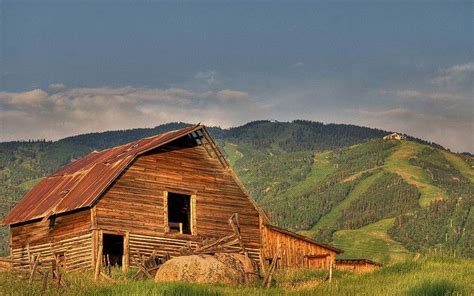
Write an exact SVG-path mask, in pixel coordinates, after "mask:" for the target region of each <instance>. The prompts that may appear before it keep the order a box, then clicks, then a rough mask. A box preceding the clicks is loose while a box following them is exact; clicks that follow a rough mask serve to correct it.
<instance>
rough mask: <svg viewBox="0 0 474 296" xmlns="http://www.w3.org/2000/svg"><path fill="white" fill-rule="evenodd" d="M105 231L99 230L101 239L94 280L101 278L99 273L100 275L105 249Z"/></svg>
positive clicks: (99, 240)
mask: <svg viewBox="0 0 474 296" xmlns="http://www.w3.org/2000/svg"><path fill="white" fill-rule="evenodd" d="M102 244H103V233H102V231H99V239H98V246H97V248H98V251H97V257H96V260H95V273H94V280H95V281H97V280H99V275H100V269H101V265H102V251H103V245H102Z"/></svg>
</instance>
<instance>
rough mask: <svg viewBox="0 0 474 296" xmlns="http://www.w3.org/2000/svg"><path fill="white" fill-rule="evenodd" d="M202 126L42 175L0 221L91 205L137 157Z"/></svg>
mask: <svg viewBox="0 0 474 296" xmlns="http://www.w3.org/2000/svg"><path fill="white" fill-rule="evenodd" d="M203 127H204V126H202V125H199V124H198V125H195V126H192V127H187V128H183V129H179V130H174V131H170V132H167V133H163V134H160V135H157V136H153V137H148V138H143V139H140V140H137V141H135V142H131V143H128V144H124V145H121V146H117V147H113V148H110V149H106V150H103V151H100V152H97V151H94V152H92V153H90V154H89V155H87V156H85V157H83V158H81V159H79V160H77V161H74V162H72V163H70V164H68V165H66V166H64V167H62V168H60V169H59V170H57V171H56V172H55V173H53V174H52V175H51V176H49V177H46V178H44V179H43V180H42V181H41V182H39V183H38V184H37V185H36V186H35V187H33V189H31V191H30V192H28V193H27V194H26V195H25V196H24V197H23V198H22V199H21V201H20V202H19V203H18V204H17V205H16V206H15V207H14V208H13V209H12V210H11V211H10V213H9V214H8V215H7V216H6V217H5V218H4V219H3V221H2V224H4V225H11V224H17V223H21V222H26V221H30V220H35V219H41V218H48V217H49V216H51V215H56V214H60V213H65V212H70V211H73V210H77V209H81V208H85V207H90V206H92V205H93V204H94V202H95V201H96V200H97V199H98V198H99V197H100V195H101V194H102V193H103V192H104V191H105V190H106V189H107V188H108V187H109V185H110V184H111V183H112V182H113V181H114V180H115V179H116V178H117V177H118V176H119V175H120V173H122V172H123V170H125V169H126V168H127V166H128V165H129V164H130V163H131V162H132V161H133V160H134V159H135V158H136V157H137V156H139V155H141V154H143V153H145V152H147V151H150V150H151V149H155V148H157V147H160V146H162V145H164V144H167V143H169V142H171V141H173V140H176V139H178V138H181V137H183V136H185V135H187V134H189V133H192V132H194V131H197V130H199V129H202V128H203Z"/></svg>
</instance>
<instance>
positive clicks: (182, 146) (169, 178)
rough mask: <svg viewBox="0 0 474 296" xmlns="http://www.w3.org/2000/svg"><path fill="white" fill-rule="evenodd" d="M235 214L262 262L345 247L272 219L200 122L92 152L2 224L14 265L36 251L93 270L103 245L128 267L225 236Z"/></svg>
mask: <svg viewBox="0 0 474 296" xmlns="http://www.w3.org/2000/svg"><path fill="white" fill-rule="evenodd" d="M233 213H237V214H238V216H239V222H240V228H241V236H242V242H243V244H244V246H245V249H246V251H247V252H248V255H249V256H250V257H251V258H253V259H255V260H257V261H261V260H265V261H266V260H269V259H270V260H271V258H273V257H274V256H275V253H276V252H277V249H278V250H279V261H278V264H279V265H280V266H281V267H289V268H291V267H298V268H328V266H329V264H330V262H334V260H335V255H336V254H337V253H340V252H341V250H339V249H336V248H333V247H331V246H328V245H324V244H319V243H317V242H315V241H313V240H311V239H309V238H306V237H303V236H301V235H298V234H295V233H292V232H289V231H286V230H282V229H279V228H277V227H274V226H272V225H271V224H270V221H269V219H268V218H267V216H266V215H265V213H264V212H263V211H262V210H260V209H259V208H258V206H257V205H256V204H255V203H254V202H253V200H252V199H251V198H250V197H249V195H248V193H247V192H246V190H245V188H244V187H243V185H242V184H241V183H240V181H239V180H238V178H237V177H236V176H235V174H234V173H233V171H232V169H231V168H230V166H229V164H228V163H227V161H226V159H225V157H224V156H223V154H222V153H221V151H220V150H219V148H218V147H217V146H216V144H215V142H214V140H213V139H212V138H211V137H210V135H209V134H208V132H207V131H206V129H205V127H204V126H202V125H196V126H192V127H188V128H184V129H180V130H176V131H171V132H167V133H164V134H161V135H157V136H153V137H149V138H144V139H141V140H138V141H135V142H132V143H129V144H125V145H121V146H118V147H114V148H110V149H106V150H103V151H100V152H92V153H90V154H89V155H87V156H85V157H84V158H82V159H79V160H77V161H74V162H72V163H70V164H68V165H66V166H65V167H63V168H61V169H59V170H58V171H56V172H55V173H54V174H52V175H51V176H49V177H46V178H44V179H43V180H42V181H41V182H40V183H39V184H37V185H36V186H35V187H34V188H33V189H32V190H31V191H30V192H29V193H28V194H26V195H25V197H24V198H23V199H22V200H21V201H20V202H19V203H18V204H17V206H16V207H15V208H13V209H12V211H11V212H10V213H9V214H8V215H7V216H6V217H5V218H4V219H3V224H5V225H9V226H10V232H11V237H10V257H11V259H12V261H13V262H14V263H13V268H26V267H27V266H26V265H25V264H24V263H22V262H25V261H26V260H28V256H31V254H38V253H41V257H42V258H45V259H48V258H50V259H52V258H53V257H56V258H60V260H61V261H62V264H63V265H64V267H65V269H66V270H79V269H86V268H92V267H93V266H94V264H95V261H96V259H97V258H96V257H97V254H98V253H99V252H98V250H99V248H101V250H102V251H101V252H100V253H103V254H104V255H109V256H110V258H111V261H113V263H116V264H119V265H121V266H122V267H123V268H127V267H128V266H129V265H132V264H134V261H133V260H131V256H133V255H134V254H138V253H139V252H140V253H141V254H150V253H151V252H152V250H154V249H155V250H156V252H157V254H158V256H164V255H165V254H169V255H171V256H177V255H178V254H179V253H178V252H179V249H180V248H181V247H183V246H188V247H189V246H190V247H191V248H193V247H195V246H196V244H197V243H198V242H201V241H203V240H204V239H206V238H216V237H222V236H225V235H229V233H232V230H231V229H230V228H229V225H228V218H229V217H230V216H231V215H232V214H233Z"/></svg>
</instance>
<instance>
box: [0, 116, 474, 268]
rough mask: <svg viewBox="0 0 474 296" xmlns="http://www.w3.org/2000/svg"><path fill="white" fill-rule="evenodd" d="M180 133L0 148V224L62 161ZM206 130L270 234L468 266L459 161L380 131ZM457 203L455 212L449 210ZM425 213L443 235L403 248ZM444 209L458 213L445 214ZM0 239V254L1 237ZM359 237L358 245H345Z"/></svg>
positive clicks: (261, 124) (302, 126)
mask: <svg viewBox="0 0 474 296" xmlns="http://www.w3.org/2000/svg"><path fill="white" fill-rule="evenodd" d="M189 125H190V124H187V123H182V122H179V123H168V124H165V125H161V126H157V127H155V128H143V129H132V130H125V131H109V132H100V133H89V134H83V135H76V136H72V137H67V138H64V139H60V140H58V141H55V142H52V141H29V142H21V141H17V142H3V143H0V185H1V186H0V201H1V203H0V205H1V207H0V215H1V216H3V215H4V214H5V213H6V212H7V211H8V210H9V209H10V208H11V207H12V206H13V205H14V204H15V203H16V202H17V201H18V200H19V198H21V196H22V195H23V194H24V193H26V191H27V190H28V189H29V188H31V187H32V186H34V184H36V182H38V181H39V180H40V179H41V178H42V177H44V176H46V175H49V174H51V173H52V172H53V171H54V170H56V169H57V168H59V167H60V166H62V165H65V164H67V163H68V162H69V161H71V160H74V159H77V158H80V157H82V156H84V155H85V154H87V153H89V152H91V151H93V150H101V149H105V148H108V147H111V146H116V145H120V144H123V143H127V142H131V141H134V140H136V139H139V138H143V137H147V136H151V135H155V134H158V133H162V132H165V131H168V130H172V129H177V128H182V127H185V126H189ZM208 130H209V132H210V133H211V134H212V135H213V136H214V137H215V138H216V141H217V142H218V143H219V144H220V146H221V147H222V148H223V151H224V153H225V154H226V156H227V158H228V159H229V161H230V163H231V165H232V166H233V168H234V169H235V170H236V172H237V174H238V175H239V177H240V178H241V179H242V181H243V183H244V184H245V185H246V186H247V188H248V189H249V190H250V191H251V193H252V196H253V198H254V199H255V200H256V201H257V202H258V203H259V204H260V206H262V207H263V208H264V209H265V210H266V211H267V212H269V213H270V215H271V216H272V218H273V220H274V221H275V222H276V224H278V225H279V226H283V227H286V228H290V229H292V230H295V231H300V232H302V233H304V234H306V235H309V236H312V237H314V238H316V239H319V240H321V241H325V242H333V243H336V245H341V246H343V247H344V248H345V249H346V250H347V252H346V254H349V255H350V256H355V255H357V254H360V255H365V254H366V253H367V250H372V257H370V256H369V258H371V259H375V260H379V261H383V262H385V263H391V262H395V261H396V260H398V259H399V258H407V257H410V256H411V255H412V254H413V253H414V252H426V251H429V250H430V248H443V249H445V250H448V251H456V250H457V251H458V254H462V255H463V256H468V257H470V256H474V255H473V254H471V253H469V252H467V253H466V251H465V250H466V249H468V247H469V246H470V244H472V232H474V231H472V229H471V228H472V224H473V223H472V216H474V215H473V214H472V213H473V212H474V211H470V207H471V206H472V198H470V197H469V195H474V191H473V189H472V176H473V175H474V174H473V171H472V164H471V163H472V158H471V157H470V156H469V155H461V154H454V153H451V152H449V151H448V150H447V149H444V148H443V147H441V146H439V145H437V144H433V143H429V142H426V141H423V140H420V139H416V138H413V137H409V136H408V137H407V140H405V141H385V140H382V138H383V136H385V135H387V134H389V133H390V132H388V131H383V130H378V129H372V128H366V127H358V126H354V125H344V124H323V123H320V122H310V121H304V120H295V121H293V122H272V121H255V122H250V123H247V124H245V125H242V126H239V127H234V128H229V129H221V128H219V127H208ZM367 180H371V182H368V181H367ZM453 180H458V181H453ZM453 182H458V183H453ZM459 184H461V185H459ZM458 187H459V188H458ZM386 188H391V189H390V190H385V189H386ZM386 192H390V194H386ZM460 197H461V198H464V201H463V202H453V200H454V201H456V200H457V199H456V198H460ZM377 198H378V202H375V201H376V200H377ZM432 204H435V205H436V206H437V208H436V209H437V210H440V209H441V210H443V211H444V213H445V215H447V216H449V217H451V218H450V219H451V221H449V219H448V220H446V219H444V220H443V219H441V220H442V221H441V220H440V221H438V222H439V223H441V224H443V225H444V224H447V225H448V226H446V225H444V226H443V227H444V228H443V229H444V232H443V233H442V232H440V231H435V230H433V229H429V227H428V228H426V227H427V226H426V225H422V226H423V227H425V228H426V229H428V231H431V232H432V233H433V237H432V238H430V239H431V240H430V241H428V242H427V241H425V239H424V238H423V237H421V236H416V239H415V240H413V239H411V235H408V233H410V231H413V229H416V228H417V227H421V226H420V225H419V222H417V220H416V219H411V218H410V216H409V215H410V214H413V213H415V214H417V215H422V216H423V215H424V216H423V217H431V216H432V209H431V208H432V206H431V205H432ZM382 205H385V206H382ZM390 205H394V206H390ZM453 208H456V209H462V211H461V210H459V211H458V212H459V213H458V212H455V213H453ZM466 209H467V210H466ZM374 213H378V214H374ZM430 215H431V216H430ZM348 217H351V218H350V219H349V218H348ZM436 218H439V217H437V216H436ZM453 219H454V221H455V222H454V225H455V227H454V228H456V227H457V228H456V229H454V228H453V227H452V225H453V222H452V221H453ZM428 220H429V219H428ZM323 221H325V222H323ZM397 223H398V224H397ZM318 225H319V226H318ZM321 225H323V226H321ZM449 225H451V228H450V227H449ZM445 226H446V227H445ZM466 229H467V231H466ZM431 232H430V234H431ZM459 232H461V233H464V234H462V235H459ZM466 232H467V235H465V233H466ZM2 233H3V235H2V236H3V244H2V249H3V252H4V253H5V252H6V243H7V240H6V234H7V233H6V230H5V229H4V228H3V229H2ZM364 233H365V239H364V240H359V241H357V240H356V241H354V239H353V238H354V237H360V236H361V234H364ZM448 236H449V240H448V239H447V238H448ZM440 237H441V239H440ZM445 237H446V240H445V241H442V239H443V238H445ZM394 238H396V240H395V239H394ZM376 250H378V251H376ZM397 254H398V255H400V256H395V255H397ZM366 257H367V256H366ZM397 258H398V259H397Z"/></svg>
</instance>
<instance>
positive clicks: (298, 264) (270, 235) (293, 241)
mask: <svg viewBox="0 0 474 296" xmlns="http://www.w3.org/2000/svg"><path fill="white" fill-rule="evenodd" d="M262 244H263V245H262V258H264V259H265V260H269V259H272V258H273V257H274V256H275V254H276V252H277V248H279V249H280V255H279V257H280V260H279V261H278V266H279V268H309V269H329V267H330V264H331V262H334V261H335V259H336V252H335V251H333V250H330V249H326V248H324V247H321V246H318V245H316V244H314V243H311V242H308V241H305V240H303V239H300V238H297V237H295V236H292V235H289V234H287V233H283V232H280V231H278V230H275V229H272V228H269V227H267V226H263V228H262ZM324 255H327V256H324Z"/></svg>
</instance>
